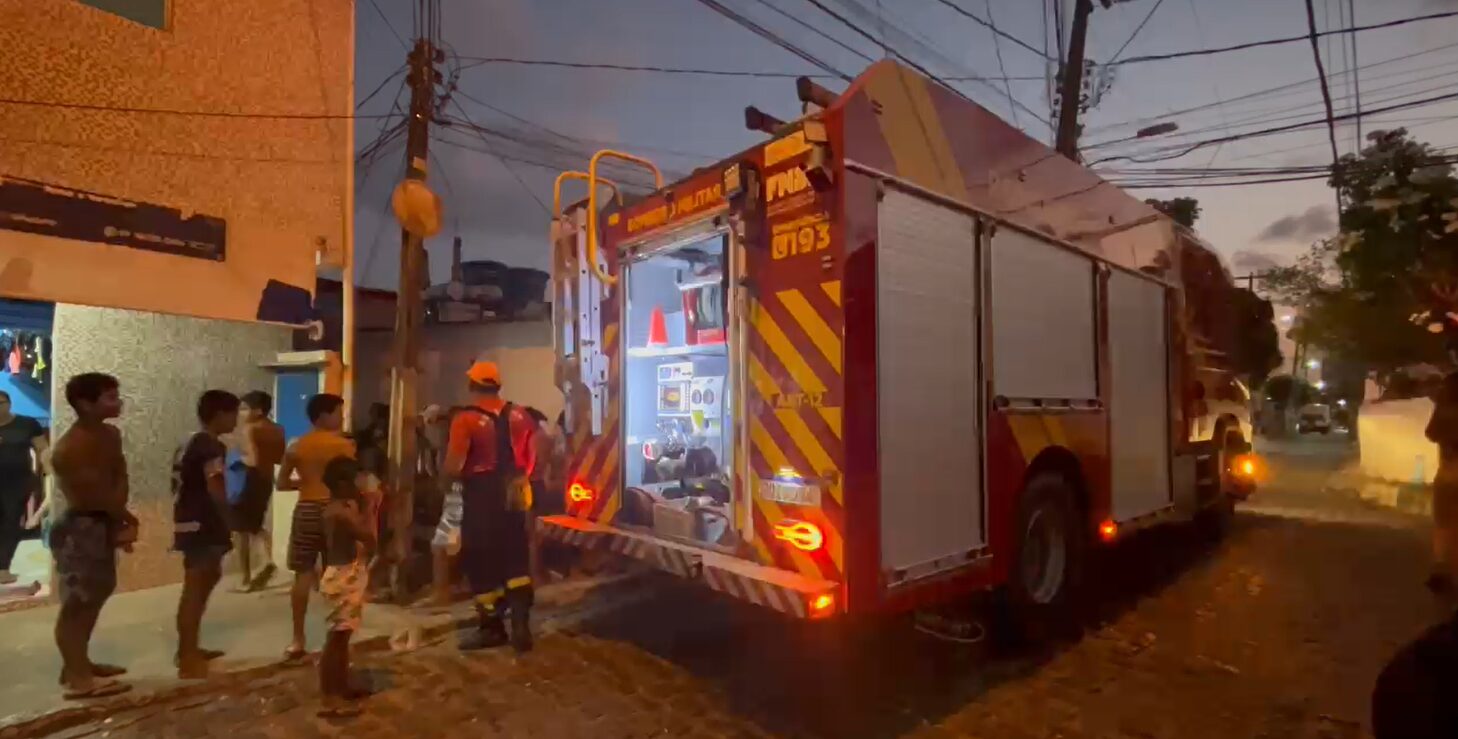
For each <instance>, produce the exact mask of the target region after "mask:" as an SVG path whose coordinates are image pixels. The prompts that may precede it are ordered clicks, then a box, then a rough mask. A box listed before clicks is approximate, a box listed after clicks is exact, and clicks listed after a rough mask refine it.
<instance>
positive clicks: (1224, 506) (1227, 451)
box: [1195, 424, 1248, 541]
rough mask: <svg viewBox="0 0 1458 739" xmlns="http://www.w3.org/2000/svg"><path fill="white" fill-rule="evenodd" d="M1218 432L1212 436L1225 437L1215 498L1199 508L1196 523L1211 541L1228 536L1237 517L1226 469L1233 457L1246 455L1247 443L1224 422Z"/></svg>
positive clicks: (1217, 466) (1217, 459) (1217, 461)
mask: <svg viewBox="0 0 1458 739" xmlns="http://www.w3.org/2000/svg"><path fill="white" fill-rule="evenodd" d="M1215 434H1216V435H1215V436H1214V437H1213V438H1216V439H1223V440H1224V441H1222V442H1221V444H1220V447H1219V449H1218V450H1217V451H1216V452H1215V474H1216V476H1217V481H1216V486H1217V489H1216V493H1215V495H1216V499H1215V500H1213V501H1211V502H1210V503H1209V504H1208V505H1207V506H1206V507H1205V508H1204V509H1203V510H1201V511H1200V513H1199V514H1198V515H1197V516H1196V517H1195V524H1196V525H1197V526H1199V527H1200V528H1201V529H1202V530H1204V532H1205V534H1206V535H1207V536H1208V537H1209V538H1210V539H1211V540H1212V541H1219V540H1221V539H1223V538H1225V534H1226V533H1227V532H1228V531H1229V530H1230V523H1231V521H1232V520H1233V519H1234V518H1235V498H1233V497H1232V496H1231V495H1230V493H1229V491H1228V488H1229V485H1230V484H1231V482H1230V472H1229V470H1227V469H1226V468H1227V466H1228V465H1229V464H1230V458H1231V457H1233V456H1235V455H1237V454H1243V453H1244V452H1245V451H1246V448H1247V446H1248V445H1247V444H1246V443H1245V438H1244V437H1242V436H1241V435H1240V430H1239V429H1227V428H1226V427H1225V425H1224V424H1221V425H1220V426H1218V427H1217V428H1216V429H1215Z"/></svg>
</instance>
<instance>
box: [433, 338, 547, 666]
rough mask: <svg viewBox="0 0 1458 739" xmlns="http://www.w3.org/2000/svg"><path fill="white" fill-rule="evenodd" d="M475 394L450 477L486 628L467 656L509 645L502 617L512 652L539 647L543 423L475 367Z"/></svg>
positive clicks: (468, 645)
mask: <svg viewBox="0 0 1458 739" xmlns="http://www.w3.org/2000/svg"><path fill="white" fill-rule="evenodd" d="M466 379H467V381H468V382H469V386H470V391H471V395H472V402H471V404H470V405H467V406H464V407H462V408H461V409H459V411H458V412H457V413H456V414H455V418H453V419H452V420H451V427H450V436H449V439H448V441H447V445H446V462H445V470H444V472H445V474H446V475H447V476H449V477H450V478H451V479H452V480H454V481H455V485H457V486H459V489H460V491H461V502H462V506H463V510H462V516H461V569H462V570H463V571H464V572H465V575H466V580H467V582H468V583H469V584H470V586H471V592H472V594H473V595H474V596H475V600H476V609H477V611H478V613H479V614H480V624H479V628H478V629H477V631H476V633H474V634H471V635H468V636H467V638H465V639H463V640H462V642H461V648H462V649H485V648H489V647H496V646H501V645H503V644H505V643H506V642H507V641H508V637H507V633H506V626H505V624H504V623H503V622H502V612H503V611H509V612H510V616H511V635H510V642H511V645H512V646H513V647H514V648H515V649H516V650H517V651H518V652H525V651H528V650H530V649H531V648H532V636H531V607H532V578H531V556H530V542H529V540H528V536H527V528H526V527H527V512H528V511H530V510H531V505H532V490H531V483H530V482H528V481H529V480H530V479H531V476H532V472H533V471H534V469H535V467H536V453H535V450H536V444H535V440H534V439H533V436H534V435H535V434H536V433H537V424H536V421H534V420H533V419H532V417H531V416H530V415H529V414H528V413H527V412H526V410H525V409H524V408H522V407H520V406H516V405H513V404H511V403H508V402H506V401H505V400H503V399H502V398H501V371H500V370H499V369H498V368H497V366H496V364H495V363H494V362H476V363H475V364H473V365H471V368H470V370H469V371H467V372H466Z"/></svg>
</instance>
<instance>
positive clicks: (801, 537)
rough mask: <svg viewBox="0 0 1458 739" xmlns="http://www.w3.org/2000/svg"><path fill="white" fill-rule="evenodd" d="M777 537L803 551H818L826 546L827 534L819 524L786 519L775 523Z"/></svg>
mask: <svg viewBox="0 0 1458 739" xmlns="http://www.w3.org/2000/svg"><path fill="white" fill-rule="evenodd" d="M775 538H776V539H779V540H780V541H785V542H789V544H790V546H792V547H794V548H796V549H799V550H800V551H802V552H814V551H818V550H819V549H820V548H821V547H823V546H825V534H824V532H822V531H821V530H820V527H819V526H816V525H815V524H813V523H809V522H806V521H793V520H790V519H785V520H783V521H781V522H779V523H777V524H775Z"/></svg>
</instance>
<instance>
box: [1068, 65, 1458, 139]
mask: <svg viewBox="0 0 1458 739" xmlns="http://www.w3.org/2000/svg"><path fill="white" fill-rule="evenodd" d="M1455 48H1458V43H1451V44H1444V45H1442V46H1435V47H1433V48H1431V49H1424V50H1422V51H1417V52H1413V53H1411V54H1403V55H1401V56H1396V57H1391V58H1389V59H1383V60H1381V61H1377V62H1373V63H1372V64H1369V65H1367V66H1366V67H1363V68H1362V69H1368V70H1370V69H1375V68H1377V67H1382V66H1387V65H1390V64H1396V63H1399V62H1405V61H1409V60H1411V59H1416V58H1417V57H1420V56H1427V55H1429V54H1436V53H1438V52H1442V51H1449V50H1451V49H1455ZM1451 63H1452V62H1445V63H1444V64H1442V65H1437V66H1447V65H1448V64H1451ZM1431 68H1434V67H1427V68H1425V69H1431ZM1358 71H1360V70H1358ZM1411 71H1419V70H1411ZM1408 73H1410V72H1402V73H1401V74H1408ZM1345 74H1346V73H1344V72H1343V73H1338V74H1334V75H1332V76H1333V77H1341V76H1345ZM1316 81H1317V78H1315V77H1310V78H1307V79H1303V80H1298V81H1296V82H1288V83H1285V84H1281V85H1277V86H1275V87H1268V88H1264V89H1261V90H1256V91H1254V92H1249V93H1246V94H1244V95H1238V96H1236V97H1232V98H1227V99H1226V100H1224V101H1223V102H1214V103H1203V104H1200V105H1196V106H1193V107H1189V108H1181V109H1178V110H1172V111H1169V112H1168V113H1163V114H1160V115H1153V116H1146V117H1143V118H1131V119H1128V120H1124V121H1118V122H1115V123H1107V124H1104V125H1100V126H1093V127H1090V128H1089V129H1088V131H1087V132H1088V133H1093V132H1097V131H1108V130H1110V129H1114V128H1121V127H1125V126H1142V125H1145V124H1149V123H1154V122H1156V121H1159V120H1161V119H1168V118H1173V117H1175V116H1182V115H1187V114H1189V113H1198V112H1202V111H1205V110H1210V109H1212V108H1218V107H1221V106H1223V105H1229V104H1235V103H1240V102H1244V101H1248V100H1256V99H1259V98H1263V97H1267V96H1269V95H1275V94H1277V93H1281V92H1285V91H1287V90H1292V89H1296V88H1301V87H1305V86H1306V85H1309V84H1311V83H1313V82H1316Z"/></svg>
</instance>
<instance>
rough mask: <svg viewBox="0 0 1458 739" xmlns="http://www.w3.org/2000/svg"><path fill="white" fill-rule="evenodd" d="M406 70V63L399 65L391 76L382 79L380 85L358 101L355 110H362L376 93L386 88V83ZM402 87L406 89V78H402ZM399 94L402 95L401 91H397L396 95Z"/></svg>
mask: <svg viewBox="0 0 1458 739" xmlns="http://www.w3.org/2000/svg"><path fill="white" fill-rule="evenodd" d="M404 71H405V65H403V64H402V65H400V66H399V67H397V68H396V69H395V71H393V72H391V73H390V76H389V77H386V78H384V79H382V80H380V84H379V85H378V86H376V87H375V89H373V90H371V91H370V94H368V95H366V96H364V99H363V100H361V101H359V103H357V104H356V105H355V106H354V109H355V110H361V109H363V108H364V106H365V103H368V102H369V101H371V100H373V99H374V98H375V96H376V95H378V94H380V90H383V89H385V85H388V84H390V80H393V79H395V78H396V77H398V76H400V73H401V72H404ZM400 87H401V89H404V87H405V81H404V80H401V81H400ZM399 96H400V93H399V92H396V93H395V97H396V98H398V97H399Z"/></svg>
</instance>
